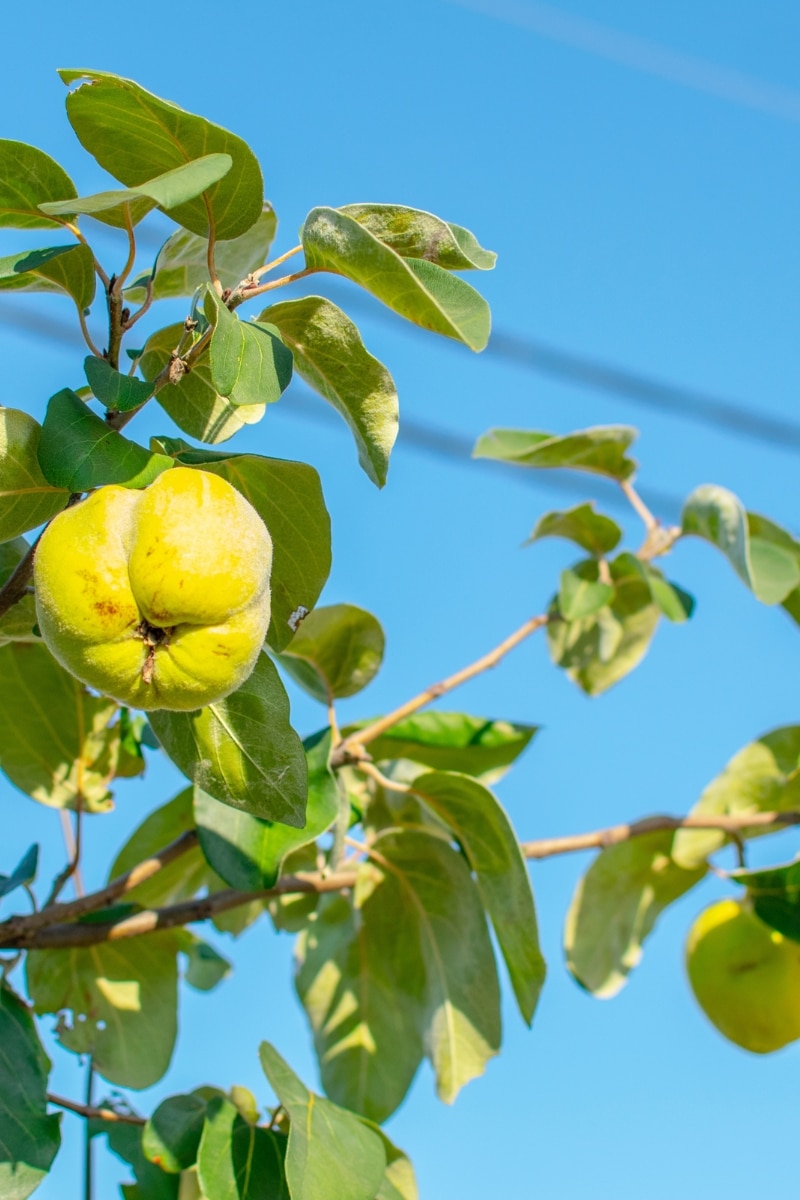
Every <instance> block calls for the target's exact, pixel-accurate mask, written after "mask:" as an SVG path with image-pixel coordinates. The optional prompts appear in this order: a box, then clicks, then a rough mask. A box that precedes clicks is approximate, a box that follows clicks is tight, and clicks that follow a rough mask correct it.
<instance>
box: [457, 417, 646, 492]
mask: <svg viewBox="0 0 800 1200" xmlns="http://www.w3.org/2000/svg"><path fill="white" fill-rule="evenodd" d="M635 438H636V430H635V429H633V428H631V426H629V425H597V426H595V427H594V428H592V429H580V430H578V431H576V432H575V433H565V434H552V433H540V432H537V431H534V430H527V429H490V430H489V432H488V433H485V434H484V435H483V436H482V437H480V438H478V441H477V442H476V443H475V449H474V450H473V452H472V456H473V458H491V459H494V460H495V461H497V462H507V463H512V464H513V465H514V466H518V467H536V468H540V467H548V468H555V467H566V468H569V469H570V470H572V471H590V472H592V473H593V474H596V475H608V476H609V477H610V478H611V479H618V480H622V479H629V478H630V476H631V475H632V474H633V473H634V471H635V470H636V463H635V462H634V461H633V459H630V458H626V457H625V451H626V450H627V449H628V447H629V446H630V444H631V443H632V442H633V441H634V440H635Z"/></svg>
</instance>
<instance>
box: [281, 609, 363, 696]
mask: <svg viewBox="0 0 800 1200" xmlns="http://www.w3.org/2000/svg"><path fill="white" fill-rule="evenodd" d="M384 646H385V638H384V633H383V629H382V627H381V624H380V622H379V621H378V620H377V618H376V617H373V615H372V613H369V612H367V611H366V610H365V609H363V608H356V606H355V605H354V604H328V605H324V606H323V607H321V608H315V609H314V611H313V612H310V613H309V614H308V616H307V617H305V618H304V619H303V623H302V625H301V626H300V628H299V629H298V631H297V633H296V634H295V635H294V637H293V638H292V640H291V641H290V642H289V645H288V646H287V647H286V649H285V650H284V651H283V653H282V654H280V655H278V661H279V662H280V663H281V665H282V666H284V667H285V668H286V670H287V671H288V672H289V674H290V675H291V677H292V679H294V680H296V682H297V683H299V684H300V686H301V687H302V688H304V689H305V690H306V691H307V692H308V693H309V695H311V696H313V697H314V698H315V699H316V700H320V701H321V702H322V703H323V704H329V703H332V702H333V700H335V699H341V698H343V697H345V696H355V695H356V693H357V692H360V691H363V689H364V688H365V687H366V686H367V684H369V683H371V682H372V680H373V679H374V678H375V676H376V675H377V673H378V671H379V670H380V666H381V663H382V662H383V651H384Z"/></svg>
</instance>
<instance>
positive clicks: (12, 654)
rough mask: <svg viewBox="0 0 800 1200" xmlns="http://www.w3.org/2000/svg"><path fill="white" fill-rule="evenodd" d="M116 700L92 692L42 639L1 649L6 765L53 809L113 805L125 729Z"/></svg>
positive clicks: (1, 733)
mask: <svg viewBox="0 0 800 1200" xmlns="http://www.w3.org/2000/svg"><path fill="white" fill-rule="evenodd" d="M116 711H117V705H116V703H115V702H114V701H113V700H108V699H106V698H104V697H100V696H92V695H90V694H89V692H87V690H86V688H84V686H83V684H81V683H79V682H78V680H77V679H75V678H74V676H72V675H70V674H69V672H68V671H65V670H64V669H63V667H60V666H59V664H58V663H57V662H56V660H55V659H54V658H53V657H52V655H51V654H50V652H49V650H47V649H46V648H45V647H44V646H43V645H42V644H41V643H39V644H38V645H26V644H24V643H22V642H12V643H10V644H9V645H6V646H2V647H0V767H2V770H3V771H4V773H5V774H6V775H7V776H8V778H9V779H10V780H11V782H12V783H13V784H14V786H15V787H18V788H19V789H20V791H23V792H26V793H27V794H28V795H29V796H31V797H32V798H33V799H34V800H38V801H39V803H40V804H48V805H51V806H52V807H53V808H76V807H77V806H78V803H79V801H80V804H81V806H82V807H83V808H84V809H86V810H87V811H89V812H104V811H107V810H108V809H109V808H111V807H112V805H111V795H110V793H109V790H108V785H109V783H110V782H111V780H112V779H113V777H114V769H115V766H116V762H117V754H118V750H119V728H118V726H116V725H111V721H112V719H113V717H114V715H115V713H116Z"/></svg>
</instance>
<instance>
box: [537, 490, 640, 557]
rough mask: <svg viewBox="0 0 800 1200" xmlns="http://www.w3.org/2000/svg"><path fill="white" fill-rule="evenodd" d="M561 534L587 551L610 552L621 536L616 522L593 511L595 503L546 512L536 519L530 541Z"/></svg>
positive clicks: (597, 553)
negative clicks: (561, 510)
mask: <svg viewBox="0 0 800 1200" xmlns="http://www.w3.org/2000/svg"><path fill="white" fill-rule="evenodd" d="M547 537H561V538H567V539H568V540H569V541H571V542H576V543H577V545H579V546H582V547H583V549H584V550H586V551H588V553H589V554H596V555H598V557H602V556H603V555H605V554H609V553H610V552H611V551H612V550H613V549H614V547H615V546H616V545H617V543H618V542H619V540H620V538H621V537H622V530H621V529H620V527H619V525H617V523H616V521H612V520H611V518H610V517H606V516H604V515H603V513H598V512H595V511H594V504H592V503H588V504H578V505H576V507H575V508H569V509H566V510H565V511H563V512H549V513H545V514H544V516H542V517H540V518H539V520H538V521H537V522H536V525H535V527H534V530H533V532H532V534H531V536H530V537H529V538H528V541H529V542H538V541H540V540H541V539H542V538H547Z"/></svg>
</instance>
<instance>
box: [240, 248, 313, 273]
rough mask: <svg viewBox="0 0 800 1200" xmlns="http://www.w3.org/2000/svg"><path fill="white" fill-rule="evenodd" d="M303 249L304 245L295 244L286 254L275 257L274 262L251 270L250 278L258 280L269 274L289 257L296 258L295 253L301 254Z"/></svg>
mask: <svg viewBox="0 0 800 1200" xmlns="http://www.w3.org/2000/svg"><path fill="white" fill-rule="evenodd" d="M302 249H303V247H302V246H293V247H292V249H291V250H287V251H286V253H285V254H281V255H280V257H278V258H273V260H272V262H268V263H266V264H265V265H264V266H263V267H259V268H258V270H257V271H251V273H250V275H249V276H248V278H249V279H253V280H256V281H258V280H259V279H261V278H262V276H264V275H269V273H270V271H274V270H275V268H276V267H280V266H281V265H282V264H283V263H285V262H286V261H287V259H290V258H294V256H295V254H299V253H300V251H301V250H302Z"/></svg>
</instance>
